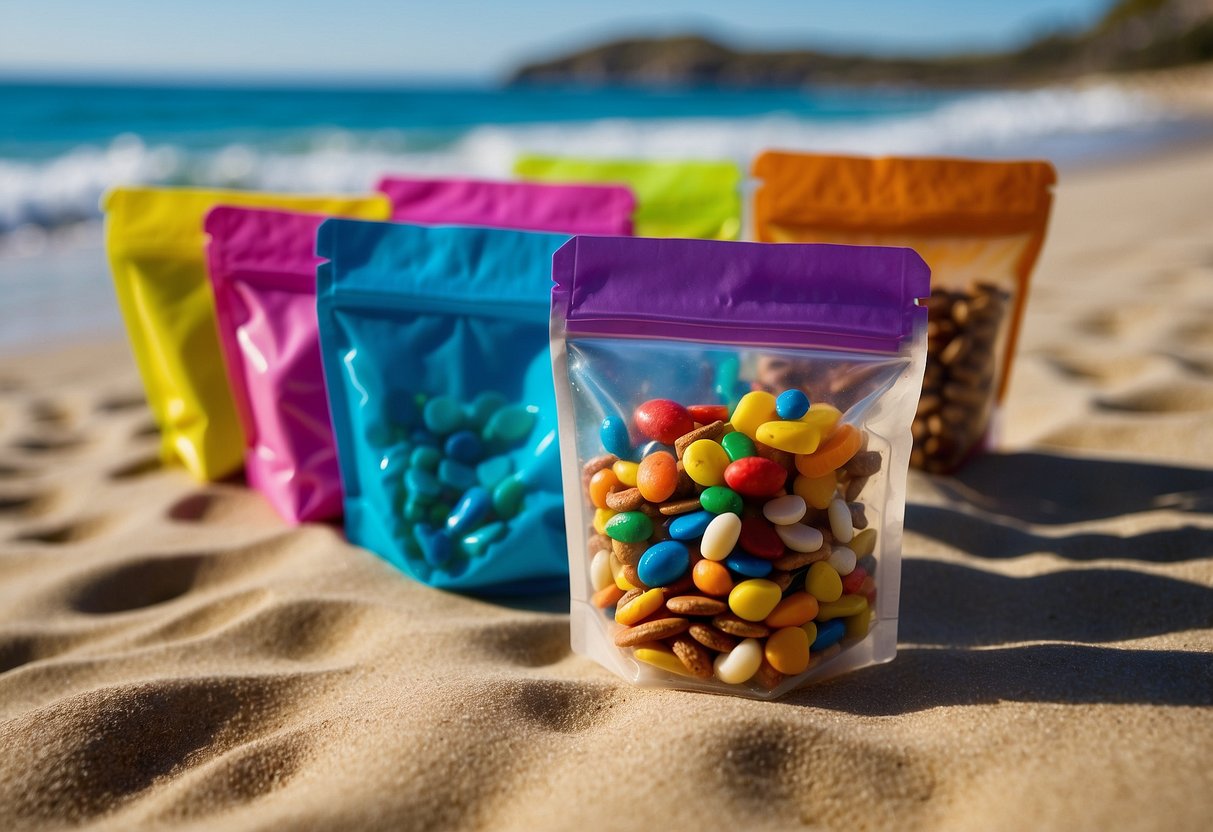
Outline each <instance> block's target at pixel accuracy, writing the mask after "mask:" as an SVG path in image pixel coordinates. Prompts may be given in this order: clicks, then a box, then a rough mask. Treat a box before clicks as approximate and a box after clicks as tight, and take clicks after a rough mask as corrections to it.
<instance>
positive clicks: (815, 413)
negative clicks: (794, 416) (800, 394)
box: [800, 402, 842, 453]
mask: <svg viewBox="0 0 1213 832" xmlns="http://www.w3.org/2000/svg"><path fill="white" fill-rule="evenodd" d="M841 418H842V412H841V411H840V410H839V409H838V408H836V407H835V406H834V405H832V404H826V403H825V402H815V403H814V404H812V405H810V406H809V412H808V413H806V414H804V415H803V416H801V417H800V421H802V422H804V423H805V424H806V425H812V426H813V427H815V428H817V430H818V431H820V432H821V435H822V436H829V435H830V434H831V433H833V432H834V428H835V427H836V426H837V425H838V420H839V419H841ZM808 453H812V451H809V452H808Z"/></svg>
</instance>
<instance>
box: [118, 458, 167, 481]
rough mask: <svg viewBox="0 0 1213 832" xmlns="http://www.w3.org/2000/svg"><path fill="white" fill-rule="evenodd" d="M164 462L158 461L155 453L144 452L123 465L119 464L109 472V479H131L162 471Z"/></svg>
mask: <svg viewBox="0 0 1213 832" xmlns="http://www.w3.org/2000/svg"><path fill="white" fill-rule="evenodd" d="M163 470H165V469H164V464H163V463H162V462H161V461H160V457H159V456H157V455H156V454H146V455H144V456H140V457H138V458H136V459H134V460H132V461H130V462H128V463H126V464H125V465H120V466H119V467H117V468H114V469H113V470H112V471H110V472H109V478H110V479H111V480H131V479H138V478H139V477H142V476H146V475H147V474H153V473H156V472H157V471H163Z"/></svg>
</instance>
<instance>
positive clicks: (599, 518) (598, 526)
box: [594, 508, 619, 534]
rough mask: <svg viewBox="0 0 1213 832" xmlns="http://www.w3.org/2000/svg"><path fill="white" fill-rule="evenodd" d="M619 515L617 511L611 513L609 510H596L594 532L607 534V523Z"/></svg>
mask: <svg viewBox="0 0 1213 832" xmlns="http://www.w3.org/2000/svg"><path fill="white" fill-rule="evenodd" d="M618 513H619V512H617V511H611V510H610V509H609V508H596V509H594V531H596V532H598V533H599V534H606V524H607V521H608V520H610V519H611V518H612V517H614V516H615V515H616V514H618Z"/></svg>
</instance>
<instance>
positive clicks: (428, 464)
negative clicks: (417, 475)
mask: <svg viewBox="0 0 1213 832" xmlns="http://www.w3.org/2000/svg"><path fill="white" fill-rule="evenodd" d="M441 461H442V453H441V452H440V451H439V450H438V449H437V448H431V447H430V446H429V445H422V446H420V447H418V448H413V452H412V453H411V454H409V467H410V468H420V469H421V470H423V471H429V472H430V473H433V472H434V471H437V470H438V463H439V462H441Z"/></svg>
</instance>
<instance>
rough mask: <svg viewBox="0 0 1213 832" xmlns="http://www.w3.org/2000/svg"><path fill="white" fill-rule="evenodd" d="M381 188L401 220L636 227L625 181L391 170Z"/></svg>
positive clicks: (578, 228)
mask: <svg viewBox="0 0 1213 832" xmlns="http://www.w3.org/2000/svg"><path fill="white" fill-rule="evenodd" d="M375 190H377V191H381V192H382V193H384V194H385V195H387V197H388V198H389V199H390V200H391V201H392V219H393V220H395V221H396V222H421V223H446V224H450V225H485V226H489V227H490V228H513V229H516V230H518V231H552V232H556V233H560V234H604V235H610V234H624V235H630V234H631V233H632V211H633V210H635V208H636V200H635V199H634V198H633V197H632V192H631V191H630V190H628V189H627V188H625V187H622V186H619V185H546V184H541V183H537V182H496V181H492V180H487V179H419V178H413V177H403V176H385V177H384V178H383V179H381V180H379V184H378V185H376V186H375Z"/></svg>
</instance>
